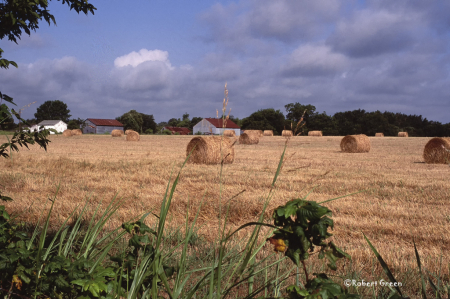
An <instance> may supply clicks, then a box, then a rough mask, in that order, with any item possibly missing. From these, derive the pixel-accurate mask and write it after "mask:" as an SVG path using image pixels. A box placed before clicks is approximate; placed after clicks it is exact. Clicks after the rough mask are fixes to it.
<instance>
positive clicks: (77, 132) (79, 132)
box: [72, 129, 83, 136]
mask: <svg viewBox="0 0 450 299" xmlns="http://www.w3.org/2000/svg"><path fill="white" fill-rule="evenodd" d="M72 135H74V136H79V135H83V132H81V130H80V129H75V130H72Z"/></svg>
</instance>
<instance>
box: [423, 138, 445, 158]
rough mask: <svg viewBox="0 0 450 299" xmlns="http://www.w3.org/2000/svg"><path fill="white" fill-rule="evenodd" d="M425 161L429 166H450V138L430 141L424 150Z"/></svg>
mask: <svg viewBox="0 0 450 299" xmlns="http://www.w3.org/2000/svg"><path fill="white" fill-rule="evenodd" d="M423 159H424V160H425V163H429V164H449V163H450V138H449V137H435V138H433V139H431V140H430V141H428V143H427V144H426V145H425V149H424V150H423Z"/></svg>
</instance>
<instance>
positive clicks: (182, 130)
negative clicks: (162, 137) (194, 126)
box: [164, 127, 191, 135]
mask: <svg viewBox="0 0 450 299" xmlns="http://www.w3.org/2000/svg"><path fill="white" fill-rule="evenodd" d="M164 129H166V130H169V131H171V132H172V133H180V135H188V134H189V133H191V130H189V129H188V128H179V127H164Z"/></svg>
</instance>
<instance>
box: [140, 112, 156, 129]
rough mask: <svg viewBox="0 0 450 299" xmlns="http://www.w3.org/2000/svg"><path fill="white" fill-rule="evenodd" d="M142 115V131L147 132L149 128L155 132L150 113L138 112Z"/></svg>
mask: <svg viewBox="0 0 450 299" xmlns="http://www.w3.org/2000/svg"><path fill="white" fill-rule="evenodd" d="M140 114H141V117H142V132H147V131H148V130H149V129H150V130H152V132H156V122H155V118H154V117H153V115H152V114H144V113H140Z"/></svg>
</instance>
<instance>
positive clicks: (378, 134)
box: [375, 133, 384, 137]
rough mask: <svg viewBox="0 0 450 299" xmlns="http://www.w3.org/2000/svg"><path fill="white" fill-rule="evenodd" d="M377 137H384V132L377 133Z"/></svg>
mask: <svg viewBox="0 0 450 299" xmlns="http://www.w3.org/2000/svg"><path fill="white" fill-rule="evenodd" d="M375 137H384V134H383V133H375Z"/></svg>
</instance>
